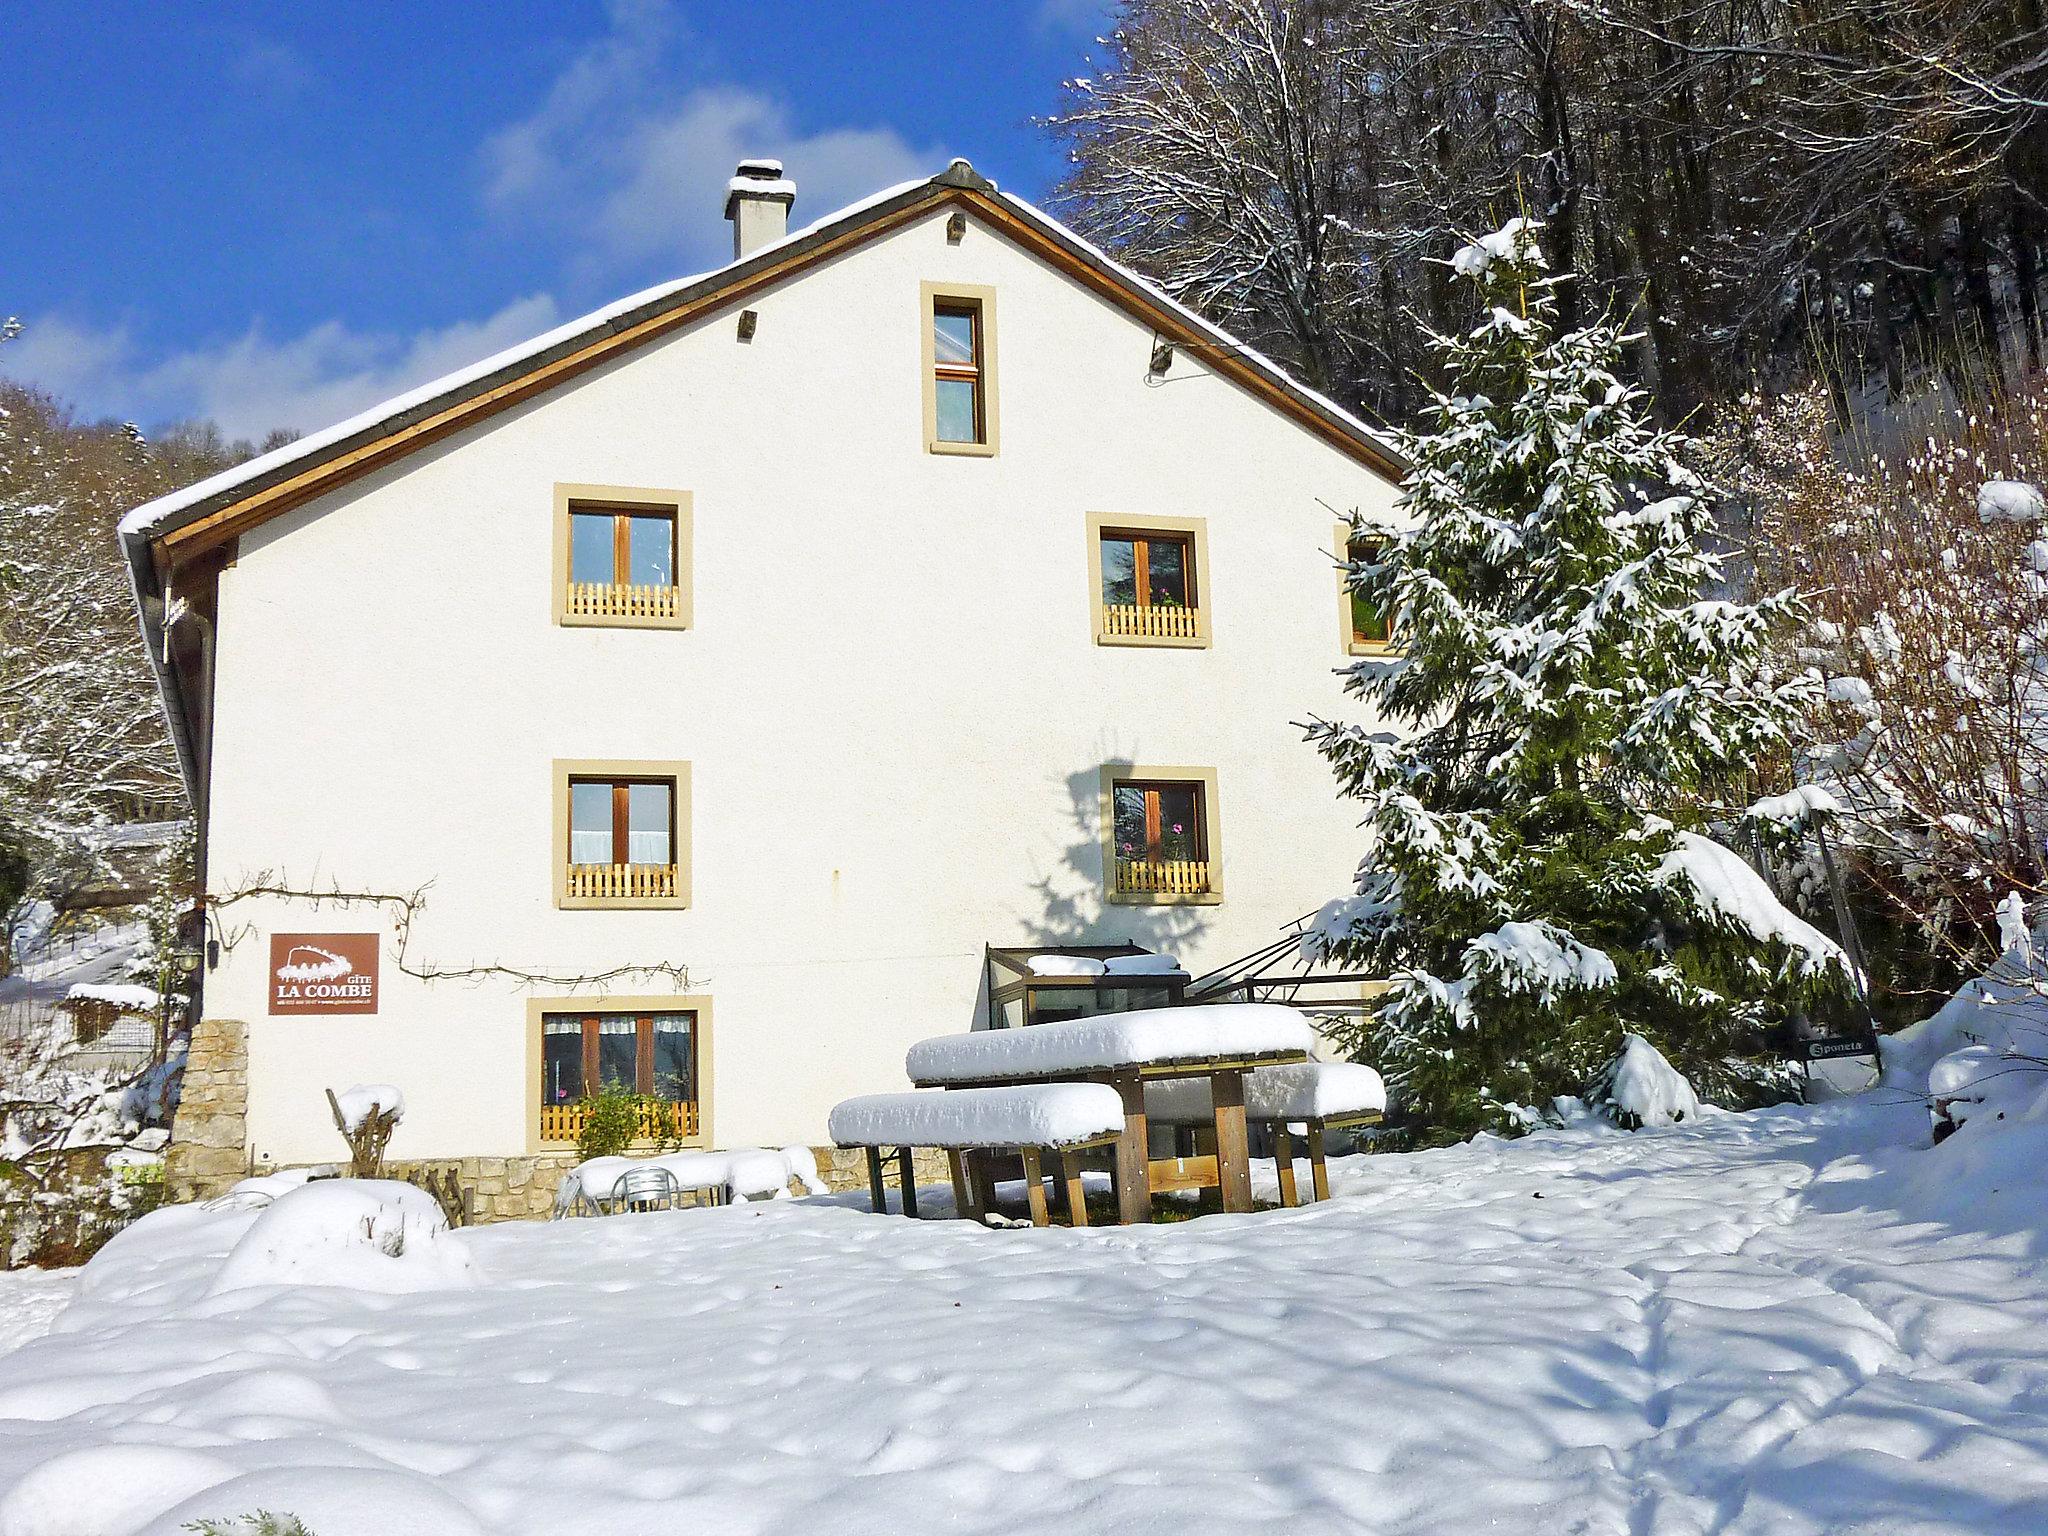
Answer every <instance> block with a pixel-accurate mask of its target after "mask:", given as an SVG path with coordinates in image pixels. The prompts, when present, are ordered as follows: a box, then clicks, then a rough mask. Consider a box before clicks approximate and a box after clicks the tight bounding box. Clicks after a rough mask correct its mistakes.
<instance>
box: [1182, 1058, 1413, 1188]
mask: <svg viewBox="0 0 2048 1536" xmlns="http://www.w3.org/2000/svg"><path fill="white" fill-rule="evenodd" d="M1386 1108H1387V1087H1386V1084H1385V1083H1384V1082H1382V1081H1381V1080H1380V1075H1379V1073H1377V1072H1375V1071H1374V1070H1373V1069H1372V1068H1371V1067H1368V1066H1364V1065H1362V1064H1360V1063H1358V1062H1353V1061H1305V1062H1301V1063H1298V1064H1289V1065H1286V1066H1277V1067H1259V1068H1256V1069H1255V1070H1253V1071H1251V1072H1247V1073H1246V1074H1245V1078H1244V1117H1245V1119H1246V1120H1247V1121H1248V1122H1251V1123H1255V1124H1265V1125H1269V1126H1271V1127H1272V1133H1273V1162H1274V1166H1275V1168H1276V1169H1277V1171H1278V1173H1279V1176H1280V1203H1281V1204H1282V1205H1284V1206H1295V1205H1299V1204H1300V1203H1301V1200H1300V1191H1299V1189H1298V1188H1297V1186H1296V1184H1295V1178H1294V1138H1295V1136H1296V1134H1300V1135H1302V1136H1303V1137H1304V1138H1305V1139H1306V1141H1307V1142H1308V1164H1309V1177H1310V1180H1311V1182H1312V1184H1313V1186H1314V1189H1315V1198H1316V1199H1318V1200H1327V1199H1329V1198H1330V1171H1329V1165H1328V1162H1327V1160H1326V1158H1325V1156H1324V1139H1325V1133H1326V1132H1328V1131H1332V1130H1346V1129H1352V1128H1355V1127H1358V1126H1366V1125H1376V1124H1378V1123H1379V1121H1380V1119H1381V1118H1382V1117H1383V1116H1384V1114H1385V1112H1386ZM1214 1115H1215V1110H1214V1109H1213V1108H1212V1106H1211V1104H1210V1101H1209V1085H1208V1084H1207V1083H1206V1082H1204V1081H1203V1080H1202V1079H1200V1078H1173V1079H1168V1080H1166V1081H1164V1082H1158V1083H1148V1084H1146V1085H1145V1118H1146V1119H1147V1120H1149V1121H1151V1122H1153V1123H1155V1124H1159V1125H1192V1126H1198V1127H1199V1126H1205V1125H1210V1124H1213V1123H1214V1118H1213V1117H1214ZM1296 1127H1300V1130H1299V1132H1298V1133H1297V1131H1296Z"/></svg>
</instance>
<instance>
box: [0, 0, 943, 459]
mask: <svg viewBox="0 0 2048 1536" xmlns="http://www.w3.org/2000/svg"><path fill="white" fill-rule="evenodd" d="M686 41H687V40H686V39H685V38H684V37H683V36H682V33H681V30H680V28H679V26H678V25H677V22H676V10H675V7H674V6H673V5H672V4H671V3H669V0H611V3H610V4H609V6H608V8H607V27H606V31H605V33H604V35H603V36H601V37H599V38H598V39H597V40H595V41H594V42H592V43H590V44H589V45H588V46H586V47H584V48H583V49H581V50H580V51H579V52H577V53H576V54H575V55H574V56H573V57H571V58H570V60H569V61H568V63H567V64H566V65H565V66H564V67H563V69H562V70H561V72H560V73H559V74H558V75H557V76H556V78H555V79H554V81H553V82H552V84H551V85H550V86H549V88H548V90H547V93H546V95H545V96H544V97H543V98H542V100H541V101H540V103H539V104H538V105H537V106H536V107H535V108H534V109H533V110H532V111H531V112H530V113H529V114H528V115H526V116H525V117H523V118H521V119H519V120H517V121H515V122H512V123H510V124H508V125H507V126H506V127H504V128H502V129H500V130H499V131H498V132H497V133H495V134H493V135H492V136H491V137H490V139H489V140H488V141H487V142H486V143H485V144H484V145H483V147H482V172H483V182H482V186H481V189H480V192H481V197H482V202H483V207H484V210H485V213H486V215H487V216H488V217H489V218H490V219H491V220H492V221H493V222H494V223H495V224H496V226H497V229H496V231H495V233H496V234H497V236H498V237H499V238H503V239H511V240H517V241H519V242H521V243H522V244H524V245H528V246H531V245H533V244H535V243H536V242H537V241H545V243H546V244H547V246H548V247H549V248H550V249H552V250H555V251H556V252H558V253H559V254H558V257H557V259H558V260H559V262H560V264H561V269H562V270H561V272H560V274H559V277H558V279H557V280H556V281H554V282H551V283H550V285H549V286H550V287H552V288H553V289H554V291H555V292H558V293H564V294H567V295H568V296H569V297H570V298H571V299H572V300H573V301H576V304H577V307H579V308H580V307H581V306H582V304H583V303H585V302H588V303H589V304H591V305H593V306H594V305H595V304H597V303H600V302H603V301H604V300H606V299H610V298H614V297H617V296H619V295H620V294H621V293H622V292H625V291H629V290H630V289H632V288H634V287H637V286H639V285H641V284H643V283H645V282H649V281H653V280H655V279H658V278H663V277H673V276H678V275H681V274H683V273H687V272H690V271H695V270H701V269H703V268H706V267H711V266H716V265H719V264H721V263H723V262H724V261H725V260H726V259H727V257H728V256H729V255H730V253H731V233H730V229H729V227H728V226H727V225H726V223H725V222H724V219H723V213H724V208H725V183H726V181H727V179H728V178H729V177H730V176H731V175H732V171H733V167H734V165H735V164H737V163H738V161H740V160H741V159H743V158H746V157H748V156H753V155H772V156H775V157H777V158H779V159H781V160H783V161H784V162H786V163H787V165H788V167H789V172H790V175H791V176H792V177H794V179H795V180H796V183H797V206H796V209H795V216H796V219H797V221H798V222H799V223H808V222H810V221H811V220H813V219H816V218H818V217H819V216H821V215H823V214H826V213H829V212H831V211H832V210H833V209H835V208H837V207H840V206H841V205H843V204H845V203H849V202H852V201H854V200H855V199H858V198H862V197H866V196H867V195H869V194H870V193H872V192H875V191H877V190H878V189H880V188H881V187H883V186H886V185H889V184H891V183H893V182H898V181H905V180H909V179H911V178H913V177H920V176H928V175H931V174H933V173H934V172H936V171H938V170H940V169H942V168H943V167H944V165H945V163H946V160H947V155H946V154H945V152H944V150H943V149H942V148H936V147H933V148H919V147H915V146H912V145H911V144H910V143H909V142H908V141H906V140H905V139H904V138H903V136H902V135H901V134H899V133H897V132H895V131H894V130H893V129H890V128H887V127H872V128H862V127H851V126H837V127H826V128H822V129H813V130H805V129H800V128H798V127H797V125H796V122H795V120H794V118H793V116H792V113H791V111H790V109H789V108H788V106H787V105H786V104H785V103H783V102H782V101H781V100H779V99H778V98H776V97H774V96H771V95H768V94H766V93H764V92H761V91H758V90H754V89H750V88H742V87H738V86H732V85H716V84H713V85H700V86H697V87H695V88H691V89H681V88H679V87H677V86H676V84H675V80H676V78H677V77H678V75H679V74H681V73H682V72H683V68H682V66H683V64H684V63H686V61H684V60H682V59H681V53H682V48H683V46H684V44H685V43H686ZM233 68H234V70H235V72H236V73H237V74H238V76H239V77H240V78H241V79H242V82H243V83H244V85H246V86H248V87H250V88H252V89H253V88H262V89H269V90H273V91H282V92H286V93H288V92H289V91H291V90H294V89H300V88H303V87H304V86H305V84H306V83H307V76H306V74H305V73H304V70H303V65H302V64H301V62H300V61H299V60H298V59H297V57H296V55H294V54H292V53H291V52H290V50H288V49H284V48H278V47H271V46H267V45H262V44H252V45H250V46H249V47H248V48H247V49H245V50H244V52H243V54H242V55H241V56H240V57H239V58H238V59H237V60H236V61H235V63H234V66H233ZM558 309H559V306H558V305H557V303H556V301H555V299H554V298H553V297H552V296H551V295H549V294H545V293H542V294H534V295H530V296H528V297H526V298H522V299H517V300H514V301H512V302H510V303H508V304H506V305H504V307H502V308H501V309H499V310H498V311H497V312H496V313H494V314H492V315H490V316H488V317H487V318H484V319H481V320H474V321H462V322H458V323H456V324H453V325H449V326H445V327H441V328H439V329H431V330H425V331H421V332H419V333H417V334H412V335H407V334H404V333H399V332H391V331H384V330H377V329H361V328H359V325H360V322H351V321H348V320H341V319H337V320H331V321H328V322H327V323H325V324H322V325H318V326H315V327H313V328H312V329H310V330H306V331H304V332H301V333H299V334H297V335H293V336H283V337H280V336H274V335H272V334H271V333H270V332H269V330H267V329H266V328H265V327H264V325H263V324H262V323H261V322H260V321H256V322H252V323H251V324H250V325H249V326H248V328H247V329H246V330H244V331H243V332H242V334H241V335H239V336H236V337H233V338H231V339H228V340H223V341H219V342H214V343H209V344H206V345H201V346H195V347H189V348H186V349H184V350H181V351H176V352H172V353H169V354H163V353H160V352H156V351H154V350H152V349H151V348H149V347H147V346H145V344H144V343H143V342H142V341H141V340H139V339H138V338H137V337H136V336H135V335H134V334H133V333H132V332H131V331H130V330H129V328H128V327H126V326H121V325H116V326H110V327H105V326H102V327H96V326H94V325H91V324H82V323H78V322H76V321H75V320H71V319H67V318H65V317H62V316H56V315H43V316H37V315H29V316H26V317H24V318H25V319H26V320H27V321H28V322H29V329H28V331H27V333H26V334H25V335H23V336H22V337H21V339H20V340H18V341H15V342H11V343H9V344H8V346H7V348H6V350H5V351H4V352H0V372H4V373H6V374H8V375H10V376H12V377H15V378H18V379H22V380H25V381H27V382H29V383H32V384H35V385H37V386H39V387H41V388H44V389H47V390H49V391H50V392H51V393H52V394H54V395H56V396H57V397H58V398H60V399H63V400H66V401H68V402H70V403H72V404H74V405H76V406H77V407H78V408H79V409H81V410H83V411H85V412H87V413H89V414H95V415H110V416H120V417H125V418H128V419H132V420H138V421H141V422H143V423H144V424H146V425H147V424H157V423H162V422H165V421H169V420H173V419H178V418H183V417H211V418H213V419H214V420H215V421H217V422H218V423H219V424H220V427H221V429H222V431H224V432H226V433H228V434H229V435H230V436H233V437H245V438H250V439H260V438H261V437H262V436H263V435H264V434H265V433H267V432H269V431H270V430H271V429H273V428H275V427H290V428H295V429H297V430H300V431H311V430H315V429H318V428H320V427H324V426H329V425H331V424H332V423H334V422H336V421H340V420H342V419H344V418H346V417H348V416H350V415H353V414H355V413H356V412H358V411H361V410H363V409H365V408H367V407H368V406H371V405H374V404H376V403H377V402H379V401H381V400H385V399H388V398H390V397H391V396H393V395H396V394H400V393H402V392H404V391H405V390H407V389H410V388H412V387H413V386H415V385H418V384H420V383H423V382H425V381H426V380H428V379H430V378H434V377H436V376H437V375H439V374H441V373H445V372H448V371H450V370H452V369H455V368H459V367H462V366H463V365H465V364H467V363H470V362H474V361H475V360H477V359H478V358H480V357H484V356H487V355H489V354H490V353H492V352H494V351H498V350H500V349H502V348H504V347H507V346H510V345H513V344H514V343H517V342H520V341H524V340H526V339H528V338H530V337H532V336H535V335H538V334H539V333H540V332H542V331H544V330H547V329H549V328H551V327H552V326H554V325H555V324H557V323H558V322H559V320H560V319H561V318H562V317H561V315H560V314H559V313H558Z"/></svg>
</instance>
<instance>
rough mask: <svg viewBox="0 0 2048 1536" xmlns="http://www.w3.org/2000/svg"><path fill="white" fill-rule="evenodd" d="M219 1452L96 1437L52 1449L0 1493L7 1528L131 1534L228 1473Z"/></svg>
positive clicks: (3, 1530)
mask: <svg viewBox="0 0 2048 1536" xmlns="http://www.w3.org/2000/svg"><path fill="white" fill-rule="evenodd" d="M234 1471H235V1469H234V1467H233V1466H232V1465H230V1464H229V1463H228V1462H225V1461H222V1460H220V1459H219V1458H218V1457H214V1456H208V1455H204V1454H203V1453H201V1452H199V1451H187V1450H180V1449H178V1448H176V1447H174V1446H167V1445H91V1446H85V1447H82V1448H80V1449H78V1450H75V1451H65V1452H62V1453H61V1454H59V1455H56V1456H52V1457H51V1458H50V1459H49V1460H48V1461H46V1462H44V1463H43V1464H42V1465H41V1466H39V1467H36V1468H34V1469H32V1470H31V1471H30V1472H29V1473H28V1475H27V1476H25V1477H23V1478H22V1480H21V1481H20V1482H18V1483H16V1484H15V1485H14V1486H13V1487H12V1488H10V1489H8V1490H7V1493H6V1495H5V1496H4V1497H0V1536H131V1533H132V1532H134V1531H136V1530H138V1529H139V1528H140V1527H141V1526H142V1525H143V1523H144V1522H145V1521H147V1520H148V1519H149V1518H150V1517H151V1516H153V1515H157V1514H161V1513H162V1512H163V1511H164V1510H165V1509H167V1508H169V1507H170V1506H171V1505H173V1504H176V1503H177V1502H179V1501H180V1500H182V1499H185V1498H187V1497H189V1496H190V1495H192V1494H195V1493H198V1492H199V1491H200V1490H202V1489H205V1488H211V1487H213V1486H214V1485H216V1484H218V1483H221V1482H224V1481H226V1480H227V1479H228V1478H230V1477H232V1476H233V1475H234Z"/></svg>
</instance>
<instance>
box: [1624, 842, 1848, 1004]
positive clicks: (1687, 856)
mask: <svg viewBox="0 0 2048 1536" xmlns="http://www.w3.org/2000/svg"><path fill="white" fill-rule="evenodd" d="M1677 836H1678V842H1677V845H1676V846H1675V847H1673V848H1672V850H1671V851H1670V852H1669V853H1667V854H1665V855H1664V857H1663V859H1662V861H1661V862H1660V863H1659V864H1658V865H1657V874H1656V881H1657V884H1659V885H1673V884H1680V883H1682V884H1684V885H1687V886H1689V887H1691V889H1692V891H1693V893H1694V894H1695V895H1696V896H1697V897H1698V898H1699V901H1700V904H1701V905H1702V906H1704V907H1705V908H1706V909H1707V910H1708V911H1709V912H1711V913H1713V914H1714V915H1716V916H1718V917H1720V918H1721V919H1723V920H1724V921H1726V922H1728V923H1730V924H1733V925H1734V926H1735V927H1737V928H1741V929H1743V930H1744V931H1746V932H1748V933H1749V934H1750V935H1752V936H1753V937H1755V938H1758V939H1762V940H1765V941H1770V940H1773V939H1775V940H1776V941H1777V942H1779V943H1781V944H1784V945H1786V946H1787V947H1788V948H1790V949H1792V950H1793V951H1794V952H1796V953H1797V954H1798V955H1800V956H1801V961H1800V968H1801V969H1802V970H1806V971H1817V970H1821V969H1824V968H1825V967H1827V966H1831V965H1838V966H1840V967H1841V968H1842V969H1843V970H1845V971H1846V970H1848V969H1849V957H1848V956H1847V955H1845V954H1844V953H1842V946H1841V945H1839V944H1837V943H1836V942H1835V941H1834V940H1833V939H1831V938H1829V937H1828V936H1827V935H1826V934H1824V933H1822V932H1821V931H1820V930H1819V929H1818V928H1816V927H1814V926H1813V924H1811V923H1809V922H1807V921H1806V920H1805V919H1804V918H1802V917H1800V916H1799V915H1798V914H1797V913H1795V912H1793V911H1792V910H1791V909H1790V908H1789V907H1787V906H1786V905H1785V904H1784V903H1783V902H1782V901H1780V900H1778V897H1777V893H1776V892H1774V891H1773V890H1772V889H1771V888H1770V886H1768V885H1766V884H1765V883H1764V877H1763V876H1762V875H1759V874H1758V873H1757V872H1756V871H1755V870H1753V869H1751V868H1750V867H1749V864H1748V863H1747V861H1745V860H1744V859H1743V857H1742V855H1740V854H1739V853H1736V852H1734V851H1733V850H1732V849H1729V848H1724V847H1722V846H1721V844H1719V843H1717V842H1715V841H1714V840H1713V839H1712V838H1711V837H1702V836H1700V835H1699V833H1697V832H1680V833H1679V834H1677Z"/></svg>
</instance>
